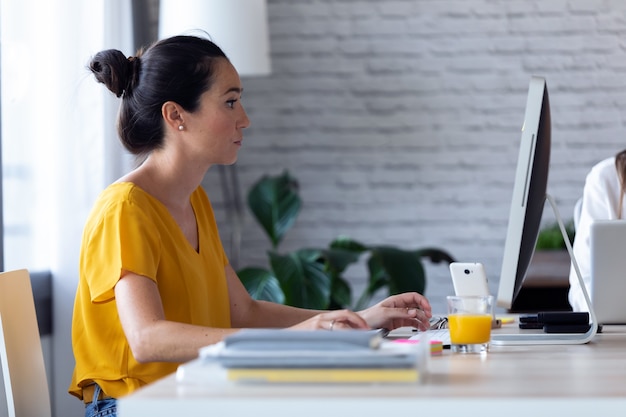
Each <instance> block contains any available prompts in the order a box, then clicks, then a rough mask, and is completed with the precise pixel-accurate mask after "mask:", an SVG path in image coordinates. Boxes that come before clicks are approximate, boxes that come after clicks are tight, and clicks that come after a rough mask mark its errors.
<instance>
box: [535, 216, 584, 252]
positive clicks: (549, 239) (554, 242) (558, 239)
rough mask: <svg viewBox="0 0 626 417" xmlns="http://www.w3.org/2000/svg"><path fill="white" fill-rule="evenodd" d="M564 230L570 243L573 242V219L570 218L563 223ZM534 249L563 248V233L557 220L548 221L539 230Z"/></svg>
mask: <svg viewBox="0 0 626 417" xmlns="http://www.w3.org/2000/svg"><path fill="white" fill-rule="evenodd" d="M564 226H565V232H566V233H567V237H568V238H569V242H570V244H574V236H575V233H576V231H575V230H574V221H573V220H570V221H569V222H567V223H565V225H564ZM535 249H536V250H565V249H567V246H565V241H564V240H563V234H562V233H561V228H560V227H559V224H558V223H557V222H553V223H549V224H547V225H546V226H544V227H543V228H541V230H540V231H539V235H538V236H537V244H536V246H535Z"/></svg>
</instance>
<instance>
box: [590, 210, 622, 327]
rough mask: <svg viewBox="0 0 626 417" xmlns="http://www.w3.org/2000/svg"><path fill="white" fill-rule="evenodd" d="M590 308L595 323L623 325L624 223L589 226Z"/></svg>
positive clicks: (600, 221)
mask: <svg viewBox="0 0 626 417" xmlns="http://www.w3.org/2000/svg"><path fill="white" fill-rule="evenodd" d="M590 248H591V277H592V284H591V289H590V290H591V291H590V297H591V305H592V306H593V309H594V312H595V314H596V318H597V321H598V323H599V324H626V302H624V297H626V220H597V221H595V222H593V223H592V224H591V234H590Z"/></svg>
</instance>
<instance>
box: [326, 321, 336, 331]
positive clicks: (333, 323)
mask: <svg viewBox="0 0 626 417" xmlns="http://www.w3.org/2000/svg"><path fill="white" fill-rule="evenodd" d="M333 327H335V319H332V320H331V321H330V325H329V326H328V330H330V331H331V332H332V331H333Z"/></svg>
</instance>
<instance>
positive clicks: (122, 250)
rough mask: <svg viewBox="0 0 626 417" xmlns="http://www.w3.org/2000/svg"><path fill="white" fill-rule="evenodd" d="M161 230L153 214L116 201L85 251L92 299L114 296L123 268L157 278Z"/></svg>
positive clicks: (103, 300)
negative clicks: (154, 221) (151, 215)
mask: <svg viewBox="0 0 626 417" xmlns="http://www.w3.org/2000/svg"><path fill="white" fill-rule="evenodd" d="M158 233H159V232H158V228H157V227H155V225H154V224H153V221H152V220H151V218H150V216H147V215H146V213H145V212H144V211H143V210H142V209H141V208H140V207H139V206H138V205H137V204H134V203H133V202H132V201H128V200H123V201H120V202H116V203H115V204H114V205H112V206H109V208H108V209H107V210H106V211H104V212H103V215H102V217H101V218H100V221H99V222H98V223H97V224H96V225H94V227H93V228H92V229H91V233H90V238H89V239H88V241H87V242H86V246H85V253H84V254H83V256H84V257H85V263H86V264H87V265H88V266H87V268H88V273H86V274H85V277H86V278H87V282H88V285H89V288H90V294H91V300H92V302H106V301H108V300H111V299H113V298H114V292H113V289H114V287H115V285H116V283H117V281H118V280H119V278H120V275H121V272H122V271H130V272H133V273H136V274H139V275H142V276H145V277H148V278H150V279H152V280H155V281H156V271H157V268H158V264H159V258H160V253H161V244H160V238H159V235H158Z"/></svg>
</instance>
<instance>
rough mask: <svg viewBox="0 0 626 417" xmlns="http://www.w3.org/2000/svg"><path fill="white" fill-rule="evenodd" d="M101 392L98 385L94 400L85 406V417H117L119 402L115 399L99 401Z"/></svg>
mask: <svg viewBox="0 0 626 417" xmlns="http://www.w3.org/2000/svg"><path fill="white" fill-rule="evenodd" d="M101 391H102V390H101V389H100V386H99V385H98V384H96V388H95V389H94V392H93V399H94V400H93V401H92V402H90V403H89V404H87V405H86V406H85V417H105V416H106V417H117V400H116V399H115V398H107V399H105V400H98V397H99V396H100V392H101Z"/></svg>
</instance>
